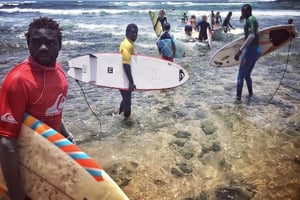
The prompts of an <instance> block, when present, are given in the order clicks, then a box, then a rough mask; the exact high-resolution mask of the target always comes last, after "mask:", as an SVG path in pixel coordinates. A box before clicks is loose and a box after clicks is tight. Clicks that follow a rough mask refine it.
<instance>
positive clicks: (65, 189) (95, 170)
mask: <svg viewBox="0 0 300 200" xmlns="http://www.w3.org/2000/svg"><path fill="white" fill-rule="evenodd" d="M18 148H19V151H20V166H21V177H22V181H23V184H24V190H25V193H26V195H27V196H28V197H30V198H31V199H32V200H79V199H80V200H84V199H87V200H99V199H102V200H128V197H127V196H126V195H125V193H124V192H123V191H122V190H121V189H120V188H119V186H118V185H117V184H116V183H115V182H114V181H113V180H112V179H111V178H110V177H109V175H108V174H107V173H106V172H105V171H104V170H103V168H102V167H101V166H100V165H98V164H97V163H96V162H95V161H94V160H92V159H91V158H90V157H89V156H88V155H87V154H86V153H84V152H83V151H82V150H81V149H80V148H79V147H78V146H76V145H75V144H73V143H71V142H70V141H69V140H67V139H66V138H64V136H62V135H61V134H60V133H58V132H57V131H55V130H54V129H52V128H50V127H49V126H47V125H46V124H44V123H43V122H41V121H39V120H38V119H36V118H35V117H33V116H31V115H28V114H25V115H24V122H23V125H22V130H21V133H20V135H19V139H18ZM0 188H1V189H2V194H4V195H3V197H4V198H5V192H3V191H5V190H6V185H5V182H4V179H3V175H2V173H1V172H0ZM2 194H1V193H0V195H2ZM0 199H1V196H0Z"/></svg>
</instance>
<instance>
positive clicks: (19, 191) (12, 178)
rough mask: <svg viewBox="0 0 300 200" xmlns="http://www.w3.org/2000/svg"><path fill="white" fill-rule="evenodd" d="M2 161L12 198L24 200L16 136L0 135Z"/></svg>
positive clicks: (0, 160)
mask: <svg viewBox="0 0 300 200" xmlns="http://www.w3.org/2000/svg"><path fill="white" fill-rule="evenodd" d="M0 162H1V168H2V173H3V176H4V179H5V181H6V185H7V189H8V192H9V196H10V199H11V200H24V199H25V197H26V196H25V192H24V190H23V188H22V184H21V183H22V181H21V176H20V164H19V151H18V147H17V139H16V138H7V137H0Z"/></svg>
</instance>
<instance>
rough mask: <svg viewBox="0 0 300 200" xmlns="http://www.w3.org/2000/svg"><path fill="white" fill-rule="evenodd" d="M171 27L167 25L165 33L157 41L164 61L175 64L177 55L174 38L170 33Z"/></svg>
mask: <svg viewBox="0 0 300 200" xmlns="http://www.w3.org/2000/svg"><path fill="white" fill-rule="evenodd" d="M170 29H171V25H170V24H169V23H168V22H167V23H166V24H165V31H164V32H163V34H161V36H160V37H159V38H158V40H157V43H156V44H157V47H158V51H159V54H160V55H161V58H162V59H165V60H168V61H171V62H173V61H174V57H175V54H176V45H175V42H174V36H173V34H171V33H170Z"/></svg>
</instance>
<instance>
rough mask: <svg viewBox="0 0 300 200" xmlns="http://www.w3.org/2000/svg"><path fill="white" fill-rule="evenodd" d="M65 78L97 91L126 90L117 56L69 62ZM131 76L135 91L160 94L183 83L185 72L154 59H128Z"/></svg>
mask: <svg viewBox="0 0 300 200" xmlns="http://www.w3.org/2000/svg"><path fill="white" fill-rule="evenodd" d="M68 63H69V67H70V69H69V70H68V72H67V73H68V75H69V76H71V77H73V78H74V79H77V80H79V81H82V82H85V83H89V84H93V85H96V86H100V87H108V88H114V89H121V90H128V86H129V83H128V79H127V76H126V74H125V72H124V69H123V64H122V55H121V54H120V53H98V54H89V55H85V56H80V57H77V58H74V59H71V60H70V61H69V62H68ZM131 73H132V76H133V80H134V83H135V85H136V90H141V91H148V90H162V89H169V88H174V87H177V86H179V85H182V84H183V83H185V82H186V81H187V80H188V78H189V75H188V72H187V71H186V70H185V69H184V68H183V67H181V66H180V65H178V64H176V63H174V62H170V61H166V60H163V59H160V58H157V57H150V56H144V55H132V56H131Z"/></svg>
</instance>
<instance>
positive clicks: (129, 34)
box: [119, 24, 138, 119]
mask: <svg viewBox="0 0 300 200" xmlns="http://www.w3.org/2000/svg"><path fill="white" fill-rule="evenodd" d="M137 36H138V27H137V25H135V24H128V25H127V27H126V37H125V39H124V40H123V41H122V43H121V45H120V50H119V52H120V53H121V54H122V63H123V69H124V71H125V74H126V76H127V78H128V90H120V93H121V96H122V101H121V103H120V108H119V114H121V113H122V112H124V117H125V119H128V118H129V116H130V114H131V93H132V91H133V90H135V89H136V86H135V84H134V81H133V77H132V74H131V65H130V61H131V55H132V54H135V51H134V45H133V44H134V42H135V40H136V39H137Z"/></svg>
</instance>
